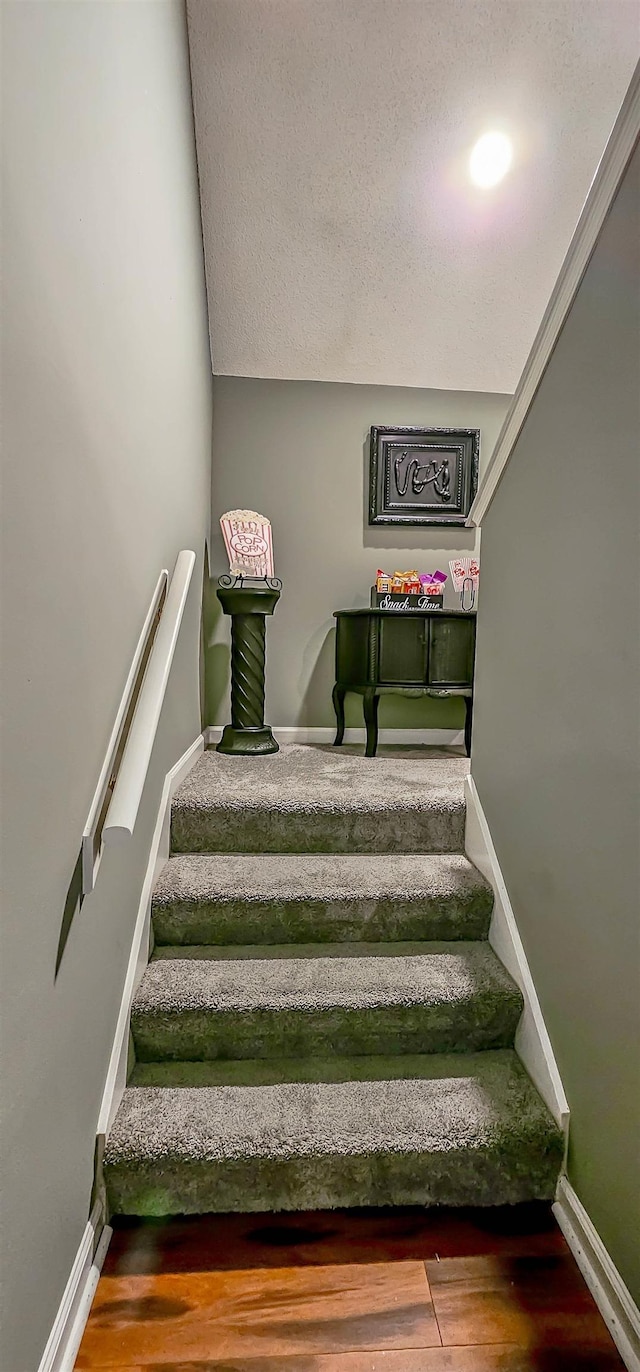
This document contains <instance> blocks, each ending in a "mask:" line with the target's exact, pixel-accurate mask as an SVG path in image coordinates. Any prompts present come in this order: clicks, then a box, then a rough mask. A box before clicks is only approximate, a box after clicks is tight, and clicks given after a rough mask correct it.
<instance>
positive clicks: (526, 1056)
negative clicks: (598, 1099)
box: [464, 776, 569, 1140]
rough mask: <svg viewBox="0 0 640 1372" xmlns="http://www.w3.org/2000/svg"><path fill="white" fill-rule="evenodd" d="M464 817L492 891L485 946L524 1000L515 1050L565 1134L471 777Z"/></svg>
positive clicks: (472, 851)
mask: <svg viewBox="0 0 640 1372" xmlns="http://www.w3.org/2000/svg"><path fill="white" fill-rule="evenodd" d="M465 799H466V803H467V817H466V829H465V843H464V846H465V852H466V854H467V857H468V858H469V860H470V862H472V863H473V864H474V867H477V868H478V871H480V872H482V875H483V876H484V877H486V879H487V881H488V882H489V884H490V886H492V887H493V893H494V906H493V914H492V916H491V926H490V929H489V942H490V944H491V947H492V948H493V950H494V952H495V953H496V954H497V956H498V957H499V958H500V961H501V962H503V963H504V965H505V967H506V968H507V971H508V972H510V973H511V976H512V977H513V980H514V981H515V983H516V985H517V986H519V987H520V990H521V991H522V995H523V997H524V1010H523V1013H522V1016H521V1019H520V1023H519V1025H518V1028H517V1030H516V1037H515V1048H516V1052H517V1054H518V1057H519V1058H520V1059H521V1061H522V1063H523V1064H524V1066H525V1067H526V1069H527V1072H528V1073H529V1076H530V1077H531V1080H532V1081H533V1083H534V1085H535V1086H536V1088H537V1090H538V1091H539V1092H540V1095H541V1096H542V1099H543V1101H544V1102H545V1104H546V1105H547V1107H548V1108H549V1110H550V1111H551V1114H552V1115H553V1118H554V1120H555V1121H556V1124H559V1125H560V1127H561V1129H562V1130H563V1131H564V1135H565V1140H566V1138H567V1134H568V1127H569V1105H568V1102H567V1098H566V1096H565V1093H564V1089H563V1086H562V1081H561V1079H560V1073H559V1071H558V1066H557V1063H556V1060H555V1056H554V1052H553V1048H552V1047H551V1040H550V1038H549V1035H548V1033H547V1029H546V1025H545V1022H544V1019H543V1015H542V1010H541V1008H540V1002H539V1000H538V996H537V994H536V988H535V986H534V984H533V978H532V976H531V972H530V970H529V964H528V962H527V957H526V953H525V951H524V948H523V945H522V939H521V938H520V934H519V933H518V926H517V923H516V918H515V915H514V913H513V909H512V906H511V901H510V900H509V894H508V891H507V888H506V885H505V881H504V877H503V875H502V872H501V870H500V864H499V862H498V858H497V855H496V850H495V848H494V846H493V840H492V838H491V833H490V831H489V825H488V823H487V818H486V815H485V813H484V810H483V808H482V805H481V803H480V797H479V796H478V792H477V789H476V785H475V782H474V780H473V777H471V776H469V777H466V778H465Z"/></svg>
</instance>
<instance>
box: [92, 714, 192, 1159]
mask: <svg viewBox="0 0 640 1372" xmlns="http://www.w3.org/2000/svg"><path fill="white" fill-rule="evenodd" d="M203 751H204V738H203V736H202V734H199V735H198V738H196V739H195V740H194V742H193V743H192V744H191V746H190V747H189V748H187V751H186V752H185V753H183V755H182V757H181V758H179V759H178V761H177V762H176V764H175V766H174V767H172V768H171V771H169V772H167V775H166V777H165V779H164V785H163V787H162V795H161V797H160V808H159V810H158V818H157V820H156V826H155V829H154V831H153V838H152V840H151V848H150V850H149V860H148V862H147V870H146V872H145V876H144V881H143V883H142V891H141V893H140V904H139V905H138V914H137V917H136V922H135V926H134V930H133V938H132V940H131V952H130V953H129V962H128V965H127V975H126V977H125V982H124V986H123V989H122V999H121V1001H120V1011H119V1014H118V1021H117V1025H116V1032H115V1036H114V1040H113V1047H112V1049H111V1057H110V1059H109V1067H108V1070H107V1077H106V1081H105V1087H104V1091H103V1094H102V1104H101V1106H100V1113H99V1115H98V1123H97V1126H96V1134H97V1135H98V1139H100V1137H101V1136H102V1137H103V1138H106V1136H107V1134H108V1133H109V1130H110V1128H111V1125H112V1123H113V1120H114V1118H115V1116H116V1114H117V1111H118V1106H119V1105H120V1101H121V1100H122V1096H123V1093H124V1088H125V1086H126V1082H127V1059H128V1049H129V1016H130V1013H131V1005H132V1002H133V997H134V996H135V993H136V991H137V989H138V986H139V985H140V982H141V980H142V977H143V976H144V973H145V970H146V967H147V964H148V961H149V940H150V936H151V897H152V895H153V890H154V887H155V884H156V882H157V880H158V877H159V875H160V872H161V871H162V868H163V867H164V865H165V863H166V862H167V860H168V857H169V840H170V828H171V801H172V799H173V796H174V794H175V792H176V791H177V789H178V786H180V784H181V783H182V782H183V781H184V778H185V777H186V776H187V773H188V772H190V771H191V768H192V767H193V766H194V764H195V762H196V761H197V759H198V757H199V756H200V754H201V753H202V752H203Z"/></svg>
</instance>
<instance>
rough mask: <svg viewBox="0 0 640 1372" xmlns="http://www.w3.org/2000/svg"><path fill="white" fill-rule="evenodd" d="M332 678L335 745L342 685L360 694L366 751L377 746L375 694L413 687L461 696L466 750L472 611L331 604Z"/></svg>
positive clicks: (472, 653)
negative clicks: (334, 627)
mask: <svg viewBox="0 0 640 1372" xmlns="http://www.w3.org/2000/svg"><path fill="white" fill-rule="evenodd" d="M334 617H335V619H336V620H337V631H336V684H335V686H334V688H333V705H334V709H335V712H336V719H337V721H338V730H337V733H336V737H335V745H338V744H340V743H342V740H343V738H344V698H345V696H346V694H347V691H355V692H356V693H357V694H358V695H361V696H362V697H363V706H364V718H365V724H366V726H367V747H366V756H367V757H375V753H376V748H377V746H378V700H379V698H380V696H381V695H382V694H392V693H399V694H402V693H403V692H411V694H415V693H416V691H419V692H421V694H423V695H430V696H451V695H458V696H463V697H464V701H465V706H466V719H465V729H464V741H465V748H466V751H467V756H468V755H469V753H470V751H471V722H472V716H473V667H474V660H475V648H476V616H475V613H474V612H472V611H466V610H409V611H404V612H402V611H398V610H336V611H335V615H334Z"/></svg>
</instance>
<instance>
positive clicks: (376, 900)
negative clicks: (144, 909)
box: [153, 853, 493, 944]
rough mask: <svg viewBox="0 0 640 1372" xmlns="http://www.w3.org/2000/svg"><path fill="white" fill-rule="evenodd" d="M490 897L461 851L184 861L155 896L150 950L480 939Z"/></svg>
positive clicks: (171, 868) (194, 857)
mask: <svg viewBox="0 0 640 1372" xmlns="http://www.w3.org/2000/svg"><path fill="white" fill-rule="evenodd" d="M492 908H493V892H492V890H491V887H490V886H489V885H488V883H487V882H486V881H485V880H484V878H483V877H482V876H481V875H480V873H479V872H478V871H477V870H476V868H475V867H472V865H471V863H470V862H469V861H468V860H467V858H465V857H464V856H463V855H462V854H461V853H446V854H421V855H419V856H416V855H414V854H404V853H400V854H384V855H381V854H376V853H368V854H360V853H350V854H343V853H331V854H326V853H278V854H245V853H242V854H237V853H233V854H226V853H215V854H210V853H207V854H189V855H179V856H176V857H172V858H171V859H170V860H169V862H168V863H167V864H166V866H165V868H164V870H163V872H162V873H161V876H160V879H159V881H158V883H157V886H156V889H155V892H154V896H153V927H154V933H155V938H156V942H157V943H171V944H190V943H200V944H213V943H220V944H231V943H246V944H249V943H265V944H268V943H282V944H284V943H298V942H307V941H309V942H311V941H313V942H315V943H324V942H328V943H331V942H334V941H340V940H345V941H347V940H363V941H371V942H384V941H388V942H390V941H392V940H394V939H402V940H407V939H418V940H420V939H429V938H432V939H457V938H462V939H478V938H486V935H487V933H488V929H489V921H490V918H491V910H492Z"/></svg>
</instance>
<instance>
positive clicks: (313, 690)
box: [299, 625, 336, 727]
mask: <svg viewBox="0 0 640 1372" xmlns="http://www.w3.org/2000/svg"><path fill="white" fill-rule="evenodd" d="M323 634H324V638H323V637H322V635H323ZM318 641H319V646H318ZM335 654H336V630H335V625H333V626H332V628H331V629H329V630H328V631H325V630H324V628H323V629H321V630H320V631H319V633H318V634H314V635H313V637H312V638H311V639H310V641H309V643H308V644H307V647H306V649H305V653H304V659H303V672H305V673H306V670H307V665H308V662H309V660H311V661H312V662H313V666H312V668H311V674H310V676H309V679H308V681H307V685H306V689H305V691H304V692H303V696H302V700H301V702H300V715H299V719H300V723H301V724H302V725H307V726H312V725H317V724H318V723H319V724H320V727H322V726H323V725H325V726H328V725H333V724H335V715H334V713H333V706H332V704H331V692H332V690H333V682H334V677H335V665H334V664H335Z"/></svg>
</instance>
